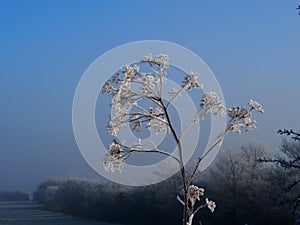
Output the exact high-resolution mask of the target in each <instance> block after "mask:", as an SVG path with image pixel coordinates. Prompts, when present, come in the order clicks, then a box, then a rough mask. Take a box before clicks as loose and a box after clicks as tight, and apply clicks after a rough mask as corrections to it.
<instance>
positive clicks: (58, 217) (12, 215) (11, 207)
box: [0, 201, 109, 225]
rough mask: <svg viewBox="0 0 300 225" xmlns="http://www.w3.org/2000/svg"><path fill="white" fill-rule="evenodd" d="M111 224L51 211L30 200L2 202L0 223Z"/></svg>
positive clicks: (39, 224)
mask: <svg viewBox="0 0 300 225" xmlns="http://www.w3.org/2000/svg"><path fill="white" fill-rule="evenodd" d="M41 224H43V225H109V224H107V223H102V222H97V221H89V220H85V219H80V218H74V217H72V216H69V215H65V214H62V213H56V212H49V211H46V210H44V209H43V206H42V205H39V204H37V203H35V202H30V201H16V202H0V225H41Z"/></svg>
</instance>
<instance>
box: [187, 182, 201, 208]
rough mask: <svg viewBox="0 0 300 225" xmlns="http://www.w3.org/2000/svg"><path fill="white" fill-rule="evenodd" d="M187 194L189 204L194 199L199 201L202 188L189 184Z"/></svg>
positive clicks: (193, 201) (192, 202)
mask: <svg viewBox="0 0 300 225" xmlns="http://www.w3.org/2000/svg"><path fill="white" fill-rule="evenodd" d="M188 195H189V200H190V201H191V204H192V205H194V204H195V202H196V200H198V201H200V198H201V197H202V196H203V195H204V189H203V188H199V187H197V186H195V185H191V186H189V189H188Z"/></svg>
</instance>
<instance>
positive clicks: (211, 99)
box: [200, 92, 225, 115]
mask: <svg viewBox="0 0 300 225" xmlns="http://www.w3.org/2000/svg"><path fill="white" fill-rule="evenodd" d="M200 107H201V108H203V109H204V110H206V112H211V113H213V114H215V115H217V114H218V113H220V114H221V115H224V113H225V106H224V102H223V101H222V100H220V98H219V96H218V95H217V93H216V92H207V93H204V94H203V96H202V99H201V101H200Z"/></svg>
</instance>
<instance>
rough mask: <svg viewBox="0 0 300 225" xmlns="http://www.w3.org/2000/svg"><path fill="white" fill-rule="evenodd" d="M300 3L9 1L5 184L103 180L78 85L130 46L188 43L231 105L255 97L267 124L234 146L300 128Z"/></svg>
mask: <svg viewBox="0 0 300 225" xmlns="http://www.w3.org/2000/svg"><path fill="white" fill-rule="evenodd" d="M298 4H299V1H283V0H272V1H271V0H269V1H259V0H253V1H247V2H245V1H237V0H236V1H202V0H191V1H186V2H184V1H174V0H173V1H121V0H120V1H100V0H99V1H50V0H49V1H46V0H45V1H38V0H36V1H21V0H20V1H16V0H6V1H5V0H1V1H0V32H1V33H0V34H1V35H0V40H1V42H0V46H1V48H0V49H1V51H0V68H1V76H0V102H1V106H0V132H1V133H0V189H19V190H25V191H32V190H33V189H34V188H35V186H36V185H37V184H38V183H39V182H40V181H42V180H44V179H46V178H47V177H55V176H86V177H97V175H96V174H95V173H94V172H93V171H92V170H91V169H90V168H89V167H88V166H87V164H86V163H85V162H84V160H83V159H82V157H81V155H80V153H79V151H78V149H77V147H76V143H75V141H74V138H73V133H72V123H71V109H72V101H73V95H74V92H75V88H76V85H77V83H78V81H79V79H80V77H81V76H82V74H83V72H84V71H85V69H86V68H87V67H88V66H89V64H90V63H92V62H93V61H94V60H95V59H96V58H97V57H98V56H100V55H101V54H103V53H105V52H106V51H108V50H110V49H111V48H113V47H116V46H118V45H120V44H124V43H127V42H132V41H137V40H145V39H158V40H165V41H171V42H175V43H178V44H180V45H183V46H185V47H187V48H189V49H191V50H192V51H194V52H195V53H197V54H198V55H199V56H201V57H202V58H203V59H204V60H205V61H206V63H207V64H208V65H209V66H210V67H211V69H212V70H213V71H214V73H215V74H216V76H217V78H218V80H219V82H220V84H221V86H222V88H223V92H224V96H225V99H226V103H227V105H228V106H230V105H234V104H243V103H244V102H245V101H247V100H248V99H249V98H254V99H256V100H258V101H260V102H261V103H262V104H263V105H264V107H265V111H266V115H265V116H263V117H260V119H259V120H258V126H259V130H257V131H255V132H253V133H252V134H250V135H246V136H244V137H243V138H240V137H236V136H232V135H231V136H229V137H228V138H227V139H226V141H225V146H227V147H232V146H234V147H235V146H238V145H240V144H242V143H246V142H247V141H253V140H258V141H260V140H261V141H264V142H265V143H266V144H267V145H268V146H270V147H276V146H277V145H278V143H279V137H278V136H277V135H276V131H277V130H278V129H279V128H283V127H286V128H293V129H296V130H297V129H300V121H299V112H300V104H299V98H298V96H299V95H300V88H299V84H300V72H299V65H300V51H299V50H300V46H299V40H300V16H298V14H297V11H296V6H297V5H298Z"/></svg>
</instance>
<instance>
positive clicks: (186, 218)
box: [160, 99, 189, 225]
mask: <svg viewBox="0 0 300 225" xmlns="http://www.w3.org/2000/svg"><path fill="white" fill-rule="evenodd" d="M160 102H161V105H162V108H163V110H164V112H165V115H166V119H167V121H168V124H169V127H170V130H171V133H172V135H173V137H174V139H175V141H176V144H177V147H178V153H179V161H180V162H179V163H180V172H181V177H182V183H183V189H184V203H185V205H184V220H183V224H184V225H188V221H189V204H188V197H189V196H188V186H187V177H186V171H185V167H184V163H183V154H182V146H181V142H180V140H179V138H178V136H177V134H176V131H175V129H174V127H173V126H172V124H171V120H170V117H169V114H168V111H167V108H166V106H165V104H164V103H163V101H162V99H160Z"/></svg>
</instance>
